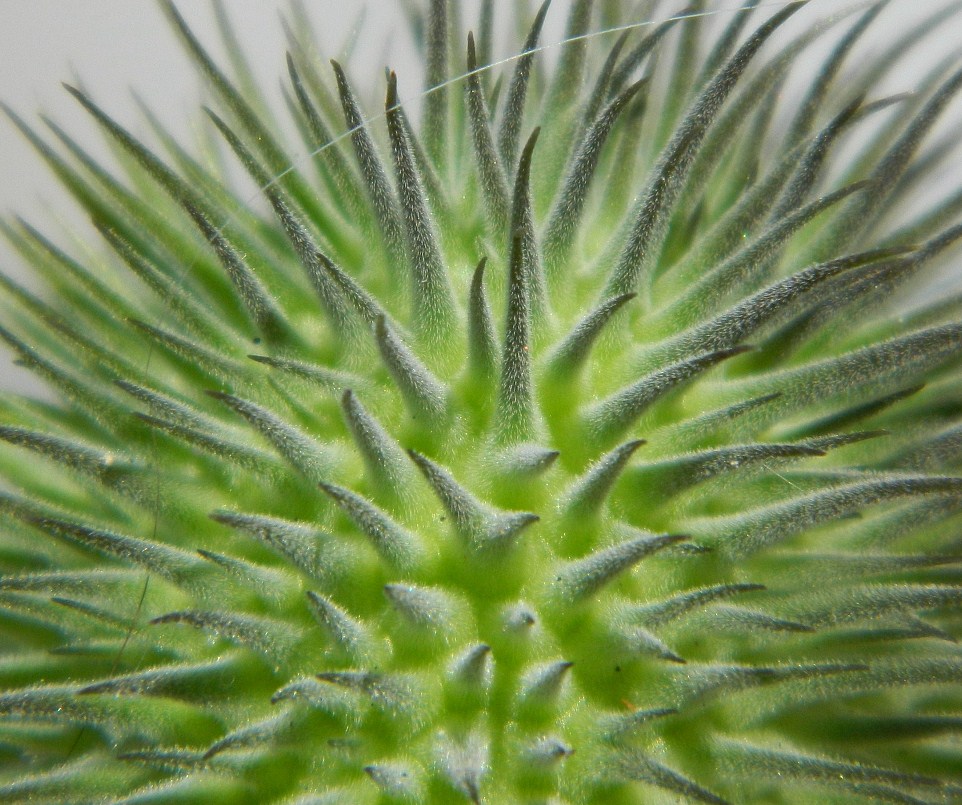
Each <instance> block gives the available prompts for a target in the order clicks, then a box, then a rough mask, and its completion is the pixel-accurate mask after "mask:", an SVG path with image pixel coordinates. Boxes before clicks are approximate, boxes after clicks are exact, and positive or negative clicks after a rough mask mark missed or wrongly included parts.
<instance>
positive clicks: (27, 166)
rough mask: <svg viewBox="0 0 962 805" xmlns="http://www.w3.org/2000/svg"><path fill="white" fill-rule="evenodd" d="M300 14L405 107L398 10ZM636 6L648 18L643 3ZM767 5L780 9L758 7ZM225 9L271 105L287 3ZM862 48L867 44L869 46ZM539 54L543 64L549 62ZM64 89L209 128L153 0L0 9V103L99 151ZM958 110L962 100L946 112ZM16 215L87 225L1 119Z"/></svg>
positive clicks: (11, 382) (921, 66) (406, 52)
mask: <svg viewBox="0 0 962 805" xmlns="http://www.w3.org/2000/svg"><path fill="white" fill-rule="evenodd" d="M629 1H630V0H625V2H626V3H627V2H629ZM513 2H515V0H497V4H498V10H499V14H498V15H497V16H498V20H499V23H500V24H501V26H502V27H505V26H506V25H507V19H508V18H509V17H510V16H511V15H510V14H508V13H504V12H507V11H508V10H509V9H510V8H511V4H512V3H513ZM945 4H946V2H944V0H931V1H930V0H891V2H890V4H889V7H888V8H887V9H886V10H885V11H884V13H883V15H882V17H881V18H880V19H879V20H878V21H877V22H876V23H875V25H874V26H873V28H872V36H871V37H869V39H871V40H872V41H874V42H877V43H879V44H878V45H877V46H879V47H880V46H881V43H883V42H884V41H886V39H887V38H889V37H891V36H892V35H893V34H894V33H895V32H897V31H899V30H902V29H904V28H905V27H906V26H907V25H909V24H910V23H911V22H912V21H913V20H918V19H920V18H921V17H922V16H923V15H926V14H928V13H931V12H932V11H934V10H935V9H936V8H939V7H942V6H944V5H945ZM178 5H179V7H180V9H181V12H182V13H183V14H184V16H185V17H186V18H187V19H188V22H189V23H190V25H191V26H192V28H193V30H194V31H195V32H196V34H197V35H198V36H199V38H200V39H201V40H202V41H203V42H204V43H205V44H207V45H208V46H209V48H210V50H211V51H212V52H213V53H214V54H215V55H216V56H218V57H222V56H223V51H222V49H221V48H220V46H219V40H218V38H217V33H216V27H215V25H214V15H213V13H212V11H211V6H210V5H209V4H208V3H207V2H203V1H201V0H180V2H179V4H178ZM303 5H304V6H305V7H306V8H307V9H308V11H309V13H310V15H311V17H312V18H313V20H314V23H315V28H316V30H317V32H318V38H319V40H320V41H319V50H321V51H322V52H324V53H327V54H331V55H338V54H339V52H340V50H341V46H342V45H343V43H344V42H345V41H347V40H348V38H349V34H350V31H351V30H352V28H353V27H355V26H356V24H357V23H358V21H359V20H360V30H361V31H363V33H362V35H361V37H360V38H359V40H358V43H359V44H358V49H357V52H356V53H355V57H354V59H353V60H352V65H353V73H352V74H353V76H354V78H355V81H356V82H357V83H359V84H363V82H364V81H365V80H370V82H371V83H370V86H369V87H368V89H369V90H370V91H371V92H372V93H374V92H381V86H382V85H383V72H382V71H383V67H384V65H386V64H390V65H391V66H392V67H395V68H396V69H397V70H398V74H399V76H400V79H401V91H402V99H404V98H409V99H410V98H411V97H412V96H416V95H417V92H418V90H419V89H420V88H421V81H422V78H421V75H420V72H419V70H418V67H417V61H416V60H415V59H414V57H413V55H412V53H411V50H412V48H411V43H410V38H409V36H408V30H407V26H406V23H405V21H404V18H403V14H402V12H401V3H400V2H399V0H372V2H370V3H368V4H367V8H366V10H364V4H361V3H358V2H355V1H354V0H338V1H337V2H334V0H303ZM640 5H641V7H642V8H644V7H646V6H648V5H650V4H646V3H642V4H640ZM682 5H684V3H671V2H669V3H664V2H663V3H661V4H660V6H659V7H660V8H662V9H664V11H662V12H661V13H660V14H658V15H656V16H657V18H658V19H662V18H664V16H665V15H666V14H667V13H669V12H671V11H672V10H675V9H676V8H678V7H681V6H682ZM763 5H771V6H775V5H778V3H771V2H768V3H766V2H765V0H763ZM847 5H852V3H851V2H845V3H841V2H838V0H812V2H811V3H810V4H809V7H808V8H806V9H804V10H803V11H802V12H801V13H800V14H799V15H797V17H796V20H793V23H797V24H799V25H800V24H804V20H805V19H814V18H816V17H820V16H824V15H826V14H829V13H832V12H835V11H837V10H838V9H839V8H840V7H842V6H847ZM225 6H226V7H227V9H228V12H229V15H230V17H231V19H232V21H233V23H234V25H235V27H236V30H237V32H238V35H239V37H240V39H241V40H242V42H243V43H244V46H245V49H246V50H247V52H248V54H249V56H250V58H251V61H252V63H253V64H255V65H256V69H257V72H258V74H259V75H260V76H261V77H262V80H261V85H262V87H263V88H264V90H265V91H266V92H267V94H268V95H270V96H272V97H273V96H276V97H277V98H279V97H280V96H279V92H278V91H277V89H276V88H277V86H278V82H279V81H281V80H284V79H285V77H286V68H285V64H284V53H285V49H286V43H285V40H284V34H283V31H282V28H281V25H280V22H279V15H280V13H281V11H282V10H284V9H286V8H287V5H286V4H285V3H276V2H272V0H225ZM461 6H462V8H463V10H464V18H465V21H464V24H465V25H466V26H473V25H475V19H476V15H475V12H474V9H475V8H476V6H477V0H470V1H469V2H462V3H461ZM709 6H710V7H711V8H712V9H714V10H719V11H725V10H728V9H734V8H737V7H738V2H737V0H718V2H710V3H709ZM567 7H568V3H567V2H566V1H565V0H555V3H554V7H553V8H552V9H551V10H550V12H549V17H548V23H547V25H546V30H545V34H544V36H543V39H542V41H543V42H545V43H551V42H557V41H559V40H560V39H561V37H562V32H563V29H564V21H565V20H564V18H565V15H566V13H567ZM640 13H641V14H642V16H641V17H639V19H644V14H645V12H644V11H642V12H640ZM769 13H770V12H769ZM761 17H762V14H761V13H756V16H755V19H761ZM960 32H962V14H960V15H958V17H956V18H955V21H954V25H953V26H952V27H951V30H946V31H944V32H940V34H939V35H938V36H936V37H934V38H933V39H932V40H931V41H930V42H929V43H928V44H927V45H926V47H923V48H919V49H917V50H916V51H914V52H913V54H911V59H910V60H908V61H907V62H906V63H905V66H902V67H900V70H899V72H898V73H897V74H895V75H893V76H891V77H890V78H889V81H888V84H887V86H886V87H884V88H880V93H881V92H892V91H911V90H912V89H913V88H914V86H915V82H916V81H917V79H918V77H919V76H920V75H922V74H923V73H924V70H925V69H926V68H927V67H929V66H931V65H932V64H933V63H935V62H936V61H937V60H938V59H940V58H943V57H945V55H946V54H947V53H950V52H951V49H952V48H953V47H957V44H956V43H958V42H960V41H962V36H960V35H959V34H960ZM509 33H510V32H508V31H503V32H502V34H503V35H502V37H501V40H500V43H501V44H500V48H499V51H500V53H501V54H502V55H506V54H508V53H509V52H512V51H513V49H514V48H516V47H517V44H516V43H515V41H516V40H515V39H514V37H512V36H510V35H509ZM866 44H868V45H869V46H871V42H868V43H866ZM959 52H960V53H962V50H960V51H959ZM546 56H547V57H548V58H550V57H551V54H550V53H549V54H546ZM221 63H224V62H223V59H222V58H221ZM360 65H365V66H366V67H365V69H359V66H360ZM62 80H67V81H70V82H75V83H82V85H83V86H84V87H85V88H86V89H87V90H88V91H89V92H90V94H91V95H92V96H93V97H94V98H95V99H96V100H97V101H98V102H99V103H101V104H102V105H103V106H104V107H105V108H106V109H107V110H108V112H109V113H110V114H112V115H113V116H115V117H116V118H117V119H119V120H120V121H122V122H124V124H125V125H127V126H128V127H129V128H131V129H133V130H134V131H135V132H145V131H146V124H144V123H143V122H142V119H141V117H140V115H139V112H138V111H137V107H136V105H135V104H134V103H133V101H132V100H131V90H132V89H134V90H136V91H137V93H138V95H139V96H140V97H141V98H142V99H143V100H145V101H146V102H147V104H148V105H149V106H150V107H152V108H153V109H154V110H156V111H158V113H159V115H160V117H162V118H163V119H164V120H165V121H167V122H168V124H169V125H170V127H171V129H172V130H173V131H174V132H176V133H177V134H178V135H180V136H181V137H186V138H189V137H190V131H191V126H192V125H201V124H203V125H206V123H203V122H202V121H201V118H200V117H199V116H198V114H197V112H196V110H197V108H198V106H199V104H200V103H201V101H202V100H203V98H204V94H203V92H202V89H201V83H200V80H199V79H198V77H197V76H196V74H195V73H194V72H193V70H192V69H191V67H190V64H189V62H188V59H187V58H186V57H185V56H184V54H183V52H182V50H181V48H180V45H179V43H178V41H177V38H176V36H175V35H174V34H173V33H172V32H171V30H170V29H169V27H168V25H167V23H166V20H165V19H164V17H163V15H162V13H161V12H160V11H159V9H158V8H157V7H156V5H155V3H154V2H152V0H0V99H2V100H3V101H4V102H6V103H7V104H8V105H9V106H11V107H12V108H13V109H14V110H16V111H17V112H18V113H19V114H21V115H22V116H23V117H24V118H26V119H27V120H28V121H30V122H31V123H32V124H36V125H37V126H38V127H39V128H41V129H42V124H40V123H39V121H38V118H37V112H38V111H42V112H46V113H48V114H50V115H51V116H52V117H53V118H54V119H55V120H56V121H57V122H58V123H60V124H61V125H62V126H63V127H64V128H65V129H66V130H67V131H69V132H71V133H72V134H74V135H75V136H76V137H77V138H78V139H79V140H80V141H81V142H82V143H84V144H85V145H87V146H89V147H90V148H91V150H92V152H93V153H95V154H98V155H100V154H103V153H105V152H104V149H103V148H102V146H101V144H100V141H99V140H98V137H97V135H96V131H95V127H94V126H93V125H92V123H91V122H90V120H89V118H88V117H87V115H86V114H85V113H84V112H82V111H81V110H80V109H79V108H78V105H77V103H76V102H75V101H74V100H73V99H72V98H71V97H70V96H69V95H67V94H66V92H65V91H64V90H63V89H62V88H61V86H60V82H61V81H62ZM959 107H962V99H959V101H958V102H957V103H956V104H955V109H954V110H953V111H958V109H959ZM277 108H278V110H283V105H282V104H280V103H279V104H278V106H277ZM957 117H959V115H957ZM957 156H958V158H956V159H955V160H954V164H955V165H956V166H958V170H956V171H955V176H954V177H951V181H952V183H953V184H958V183H959V177H960V176H962V153H960V154H959V155H957ZM11 214H18V215H23V216H24V217H25V218H27V219H28V220H30V221H31V222H33V223H35V224H37V225H38V226H39V228H41V229H42V230H44V231H49V232H51V233H56V232H57V231H58V230H57V226H58V224H59V223H66V224H67V225H73V224H76V223H78V222H79V223H80V225H81V226H82V225H83V224H82V218H78V217H77V216H76V213H75V212H74V211H73V210H72V208H71V206H70V204H69V202H68V201H67V200H66V199H65V197H64V193H63V191H61V190H60V189H59V188H58V186H57V184H56V182H55V181H54V180H53V179H52V178H51V177H50V175H49V173H48V172H47V171H46V169H45V168H44V167H43V166H42V165H41V164H40V163H39V160H38V158H37V157H36V155H35V154H34V152H33V151H32V150H31V148H30V147H29V146H28V145H27V144H26V143H25V141H24V140H23V138H22V137H21V136H20V135H19V133H18V132H17V131H16V130H15V128H14V127H13V126H12V125H11V124H10V123H9V122H8V121H7V120H6V119H5V118H0V215H4V216H9V215H11ZM0 270H2V271H3V272H5V273H7V274H9V275H12V276H16V277H22V276H23V269H22V267H21V266H19V264H18V263H17V261H16V259H15V258H13V257H12V256H11V252H10V250H9V249H8V248H7V247H6V246H5V244H0ZM25 381H26V378H25V376H24V373H23V372H21V371H20V370H18V369H16V368H15V367H13V366H12V365H11V364H10V358H9V354H8V353H6V352H3V351H0V387H6V388H10V387H11V386H20V385H22V384H23V383H24V382H25ZM28 385H29V384H28Z"/></svg>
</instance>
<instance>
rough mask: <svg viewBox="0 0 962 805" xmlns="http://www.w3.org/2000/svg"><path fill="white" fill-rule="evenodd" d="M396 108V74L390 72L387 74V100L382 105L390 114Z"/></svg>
mask: <svg viewBox="0 0 962 805" xmlns="http://www.w3.org/2000/svg"><path fill="white" fill-rule="evenodd" d="M397 106H398V95H397V73H395V72H394V70H391V71H390V72H389V73H388V74H387V99H386V100H385V103H384V108H385V109H386V110H387V111H388V112H390V111H392V110H394V109H396V108H397Z"/></svg>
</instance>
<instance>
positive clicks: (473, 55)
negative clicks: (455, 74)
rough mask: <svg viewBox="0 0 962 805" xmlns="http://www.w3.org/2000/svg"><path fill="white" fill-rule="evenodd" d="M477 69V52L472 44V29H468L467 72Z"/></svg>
mask: <svg viewBox="0 0 962 805" xmlns="http://www.w3.org/2000/svg"><path fill="white" fill-rule="evenodd" d="M477 69H478V54H477V50H476V49H475V46H474V31H468V72H469V73H473V72H474V71H475V70H477Z"/></svg>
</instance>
